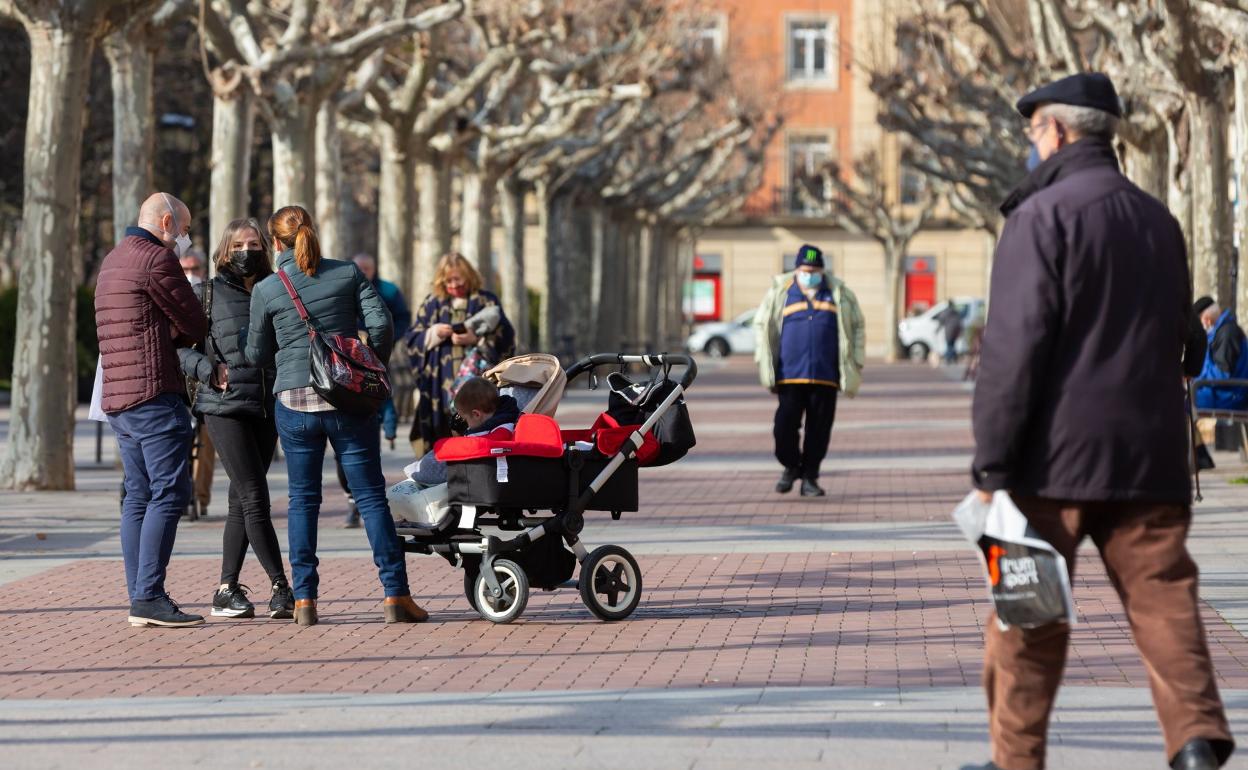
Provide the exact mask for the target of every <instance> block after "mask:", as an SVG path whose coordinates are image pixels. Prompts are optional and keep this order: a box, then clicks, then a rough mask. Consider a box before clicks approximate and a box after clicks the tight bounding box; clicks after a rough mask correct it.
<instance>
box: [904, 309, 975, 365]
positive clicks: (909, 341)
mask: <svg viewBox="0 0 1248 770" xmlns="http://www.w3.org/2000/svg"><path fill="white" fill-rule="evenodd" d="M953 304H954V305H955V306H956V307H957V308H958V312H959V313H961V314H962V337H961V339H959V340H958V346H957V350H958V354H959V355H963V354H965V353H966V352H967V351H968V349H969V345H968V344H967V340H968V335H967V332H968V331H969V330H970V328H971V326H972V323H973V322H974V321H976V320H978V319H982V318H983V317H984V301H983V300H982V299H980V298H978V297H954V299H953ZM947 307H949V303H948V302H947V301H946V302H940V303H937V304H936V305H935V306H933V307H932V308H930V309H928V310H926V311H924V312H923V313H921V314H919V315H917V316H912V317H910V318H906V319H903V320H902V321H901V322H900V323H898V324H897V339H898V340H899V341H900V342H901V349H902V350H904V351H905V352H906V355H907V356H909V357H910V360H912V361H926V360H927V356H928V354H929V353H931V352H932V351H936V352H937V353H944V352H945V330H944V329H943V328H941V325H940V321H938V320H936V317H937V316H939V315H940V314H941V313H943V312H944V310H945V308H947Z"/></svg>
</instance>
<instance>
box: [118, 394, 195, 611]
mask: <svg viewBox="0 0 1248 770" xmlns="http://www.w3.org/2000/svg"><path fill="white" fill-rule="evenodd" d="M108 421H109V424H110V425H111V426H112V428H113V431H114V432H115V433H116V434H117V446H118V447H119V449H120V450H121V464H122V467H123V468H124V469H125V474H126V475H125V481H124V484H125V490H126V498H125V500H123V501H122V504H121V553H122V555H123V556H124V558H125V560H126V589H127V590H128V592H129V594H130V601H131V602H135V601H147V600H150V599H155V598H157V597H160V596H164V594H165V570H166V568H167V567H168V566H169V556H170V554H172V553H173V541H174V538H175V537H176V536H177V532H178V519H180V518H181V517H182V513H183V512H184V511H185V510H186V506H187V504H188V503H189V502H190V500H191V440H192V439H193V438H194V428H193V427H192V425H191V413H190V412H189V411H188V410H187V408H186V405H185V404H184V403H183V402H182V399H181V398H179V397H178V396H175V395H173V394H172V393H164V394H162V395H160V396H157V397H156V398H154V399H152V400H151V401H145V402H144V403H142V404H139V405H138V406H134V407H131V408H129V409H126V410H125V411H122V412H117V413H116V414H110V415H109V416H108Z"/></svg>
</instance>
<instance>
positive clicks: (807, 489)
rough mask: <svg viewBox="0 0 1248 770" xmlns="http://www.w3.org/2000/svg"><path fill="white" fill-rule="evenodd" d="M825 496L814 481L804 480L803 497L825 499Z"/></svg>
mask: <svg viewBox="0 0 1248 770" xmlns="http://www.w3.org/2000/svg"><path fill="white" fill-rule="evenodd" d="M825 494H827V493H826V492H824V491H823V489H821V488H820V486H819V485H818V484H816V483H815V480H814V479H802V497H823V496H824V495H825Z"/></svg>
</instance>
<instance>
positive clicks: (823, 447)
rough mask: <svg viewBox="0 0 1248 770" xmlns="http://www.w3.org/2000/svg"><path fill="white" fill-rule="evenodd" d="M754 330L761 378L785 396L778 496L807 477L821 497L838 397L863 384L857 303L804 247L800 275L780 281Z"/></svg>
mask: <svg viewBox="0 0 1248 770" xmlns="http://www.w3.org/2000/svg"><path fill="white" fill-rule="evenodd" d="M754 330H755V333H756V335H757V337H758V345H757V347H756V348H755V352H754V360H755V361H757V362H758V375H759V380H760V381H761V382H762V384H763V387H765V388H768V389H769V390H771V392H772V393H775V394H776V395H777V397H778V398H779V406H778V407H777V409H776V418H775V429H774V435H775V442H776V459H777V460H779V461H780V464H781V465H782V466H784V473H783V474H782V475H781V477H780V480H779V481H778V482H777V483H776V491H777V492H779V493H781V494H785V493H787V492H789V491H790V490H791V489H793V484H794V483H795V482H796V481H797V480H798V479H801V481H802V489H801V493H802V496H803V497H822V496H823V494H824V492H823V490H822V489H820V487H819V484H818V479H819V466H820V465H821V464H822V462H823V458H824V457H825V456H826V455H827V452H828V441H829V440H830V439H831V436H832V423H833V422H834V421H835V419H836V399H837V394H838V393H842V392H843V393H844V394H845V395H847V396H849V397H850V398H853V397H854V396H855V395H857V393H858V386H859V384H860V383H861V382H862V367H863V363H864V360H865V352H864V347H865V343H864V331H863V320H862V311H861V310H860V309H859V307H858V298H857V297H855V296H854V293H853V292H852V291H850V290H849V287H847V286H846V285H845V284H844V282H842V281H841V280H840V279H839V278H836V277H835V276H833V275H832V273H831V272H830V271H829V270H828V269H827V267H826V265H825V264H824V260H823V252H821V251H820V250H819V249H818V248H816V247H814V246H810V245H805V246H802V247H801V249H799V250H798V252H797V259H796V264H795V265H794V269H793V272H790V273H784V274H783V275H778V276H776V278H775V281H774V282H773V283H772V286H771V288H770V289H769V290H768V291H767V295H766V296H765V297H763V302H762V304H761V305H760V306H759V308H758V312H757V313H756V314H755V316H754ZM803 420H804V421H805V424H806V431H805V432H806V435H805V438H804V440H802V439H801V437H800V435H799V434H800V432H801V428H802V423H803Z"/></svg>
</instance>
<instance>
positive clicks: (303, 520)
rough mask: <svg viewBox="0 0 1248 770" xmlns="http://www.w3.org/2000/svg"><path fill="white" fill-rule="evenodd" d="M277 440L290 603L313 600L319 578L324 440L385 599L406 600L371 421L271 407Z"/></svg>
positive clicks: (399, 552) (401, 558)
mask: <svg viewBox="0 0 1248 770" xmlns="http://www.w3.org/2000/svg"><path fill="white" fill-rule="evenodd" d="M277 435H278V436H279V437H281V439H282V451H283V452H285V453H286V472H287V475H288V476H289V477H290V508H289V512H288V514H287V515H288V519H289V520H288V522H287V528H288V532H289V535H290V571H291V576H292V578H293V580H292V583H291V587H292V588H293V589H294V591H295V598H296V599H315V598H316V597H317V587H318V586H319V585H320V577H319V576H318V575H317V573H316V567H317V565H318V564H319V563H320V561H319V560H318V559H317V558H316V524H317V518H318V517H319V516H320V513H321V472H322V470H323V467H324V464H325V440H326V439H328V440H329V443H330V444H331V445H332V446H333V448H334V453H335V454H337V455H338V459H339V460H340V461H341V463H342V469H343V471H344V472H345V473H346V476H347V486H348V487H349V488H350V490H351V496H352V497H353V498H355V505H356V507H357V508H358V509H359V511H360V518H361V519H363V521H364V531H365V532H366V533H367V534H368V543H369V545H371V546H372V548H373V563H374V564H376V565H377V574H378V575H379V576H380V577H381V585H382V587H383V588H384V589H385V592H386V596H406V595H408V594H409V593H411V591H410V590H409V589H408V587H407V562H406V559H405V556H404V553H403V547H402V545H401V544H400V542H399V536H398V534H397V533H395V531H394V518H393V517H392V516H391V515H390V504H389V503H388V502H387V501H386V479H385V476H383V475H382V472H381V437H380V436H378V435H377V418H376V417H373V416H372V415H364V416H360V415H352V414H346V413H344V412H341V411H332V412H296V411H295V410H293V409H289V408H287V407H285V406H283V405H282V403H281V402H280V401H279V402H278V404H277Z"/></svg>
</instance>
